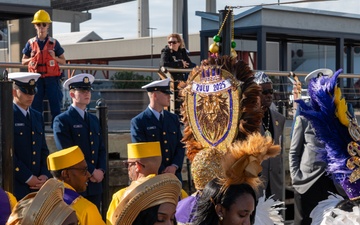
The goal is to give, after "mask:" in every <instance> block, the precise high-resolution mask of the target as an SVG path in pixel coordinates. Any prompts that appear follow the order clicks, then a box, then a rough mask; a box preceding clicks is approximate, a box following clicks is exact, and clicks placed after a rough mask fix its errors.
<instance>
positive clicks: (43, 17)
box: [31, 9, 52, 23]
mask: <svg viewBox="0 0 360 225" xmlns="http://www.w3.org/2000/svg"><path fill="white" fill-rule="evenodd" d="M51 22H52V21H51V19H50V15H49V13H47V12H46V11H45V10H42V9H40V10H39V11H37V12H36V13H35V14H34V19H33V21H32V22H31V23H51Z"/></svg>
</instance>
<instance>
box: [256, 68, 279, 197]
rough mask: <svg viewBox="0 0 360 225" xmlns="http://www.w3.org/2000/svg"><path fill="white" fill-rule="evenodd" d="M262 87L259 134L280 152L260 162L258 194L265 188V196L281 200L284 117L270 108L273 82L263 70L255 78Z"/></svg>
mask: <svg viewBox="0 0 360 225" xmlns="http://www.w3.org/2000/svg"><path fill="white" fill-rule="evenodd" d="M254 81H255V82H256V83H257V84H258V85H260V86H261V88H262V93H261V107H262V109H263V112H264V117H263V120H262V126H261V134H262V135H264V136H269V137H271V138H272V139H273V141H274V144H275V145H280V146H281V153H280V154H279V155H278V156H276V157H274V158H270V159H267V160H264V161H263V163H262V164H261V165H262V167H263V170H262V178H263V182H264V183H263V184H264V186H263V187H262V188H259V193H258V194H259V195H260V196H262V194H263V193H262V192H263V191H264V190H265V194H266V197H270V196H271V195H274V199H278V200H281V201H283V200H284V199H285V184H284V165H283V157H282V154H283V149H284V148H283V140H282V136H283V130H284V125H285V117H284V116H283V115H281V114H280V113H278V112H277V111H275V110H272V109H271V108H270V106H271V104H272V102H273V93H274V89H273V84H272V81H271V79H270V78H269V77H268V76H267V75H266V74H265V73H264V72H257V73H256V74H255V80H254Z"/></svg>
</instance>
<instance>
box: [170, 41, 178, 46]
mask: <svg viewBox="0 0 360 225" xmlns="http://www.w3.org/2000/svg"><path fill="white" fill-rule="evenodd" d="M176 43H177V41H168V44H169V45H170V44H173V45H174V44H176Z"/></svg>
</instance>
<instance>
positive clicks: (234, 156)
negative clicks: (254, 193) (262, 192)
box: [221, 132, 280, 190]
mask: <svg viewBox="0 0 360 225" xmlns="http://www.w3.org/2000/svg"><path fill="white" fill-rule="evenodd" d="M279 153H280V146H279V145H273V140H272V138H270V137H265V136H262V135H261V134H260V133H259V132H256V133H253V134H250V135H249V136H248V137H247V139H246V140H243V141H236V142H234V143H233V144H231V145H230V146H229V147H228V152H227V154H226V155H225V156H224V160H223V169H224V171H225V178H223V179H221V183H222V186H223V189H227V187H229V186H230V185H232V184H241V183H248V184H249V185H250V186H252V187H253V188H254V190H257V189H258V187H259V185H261V184H262V181H261V178H260V176H259V175H260V174H261V171H262V166H261V163H262V161H264V160H266V159H268V158H271V157H275V156H277V155H278V154H279Z"/></svg>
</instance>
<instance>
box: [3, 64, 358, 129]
mask: <svg viewBox="0 0 360 225" xmlns="http://www.w3.org/2000/svg"><path fill="white" fill-rule="evenodd" d="M10 68H11V69H13V68H15V69H27V66H24V65H22V64H21V63H9V62H0V70H1V69H10ZM60 68H61V69H62V70H64V71H65V73H68V74H74V72H75V71H92V72H94V71H116V72H120V71H133V72H146V73H155V74H156V73H157V72H158V71H159V69H158V68H148V67H126V66H113V65H111V66H107V65H92V64H86V65H79V64H67V65H61V66H60ZM167 69H168V71H169V72H170V73H172V72H181V73H189V72H191V71H192V69H173V68H167ZM0 72H1V71H0ZM266 74H267V75H269V76H271V77H287V76H288V75H289V72H288V71H266ZM296 75H297V76H298V77H305V76H306V75H307V73H302V72H299V73H298V72H297V73H296ZM97 77H98V76H97ZM340 78H350V79H359V78H360V74H341V75H340ZM279 80H280V79H279ZM116 82H144V80H110V79H103V78H101V79H96V80H95V83H94V85H93V87H94V92H93V99H92V101H91V103H90V106H89V108H90V110H91V109H94V108H95V102H96V100H97V99H98V98H101V97H102V98H104V97H103V95H104V94H105V93H107V94H108V95H111V93H113V94H112V95H113V98H111V99H109V98H105V99H106V101H107V104H108V113H109V119H110V120H114V121H115V123H113V124H114V125H116V124H120V125H119V126H120V127H116V128H114V127H109V130H110V131H112V130H117V131H119V130H125V131H127V130H129V123H128V122H123V123H116V121H117V120H128V121H130V119H131V118H130V117H131V116H135V115H137V114H138V113H140V112H141V111H142V110H143V109H144V108H145V107H146V105H147V102H146V101H147V100H148V99H147V97H145V98H144V97H141V95H139V93H141V92H144V93H145V91H144V90H142V89H116V88H114V87H113V84H114V83H116ZM96 83H102V84H101V85H96ZM106 83H108V84H106ZM273 85H274V89H275V91H276V92H275V96H274V97H275V98H274V103H275V105H276V106H277V107H278V108H279V111H280V113H282V114H284V115H285V116H287V117H288V118H289V117H291V115H292V113H291V111H292V102H291V101H290V98H289V96H290V95H291V94H292V93H291V90H292V84H291V82H290V81H289V82H283V83H281V82H280V81H279V82H274V84H273ZM281 89H282V90H283V91H280V90H281ZM342 91H343V94H344V95H345V96H348V98H347V101H348V102H349V103H352V104H353V106H354V109H355V110H356V111H359V108H360V90H357V89H355V88H354V87H352V88H342ZM110 92H111V93H110ZM124 93H127V95H126V96H127V97H120V96H121V95H122V94H124ZM63 94H64V98H63V105H62V110H65V109H66V108H67V107H68V106H69V105H70V102H71V100H70V98H69V96H68V93H67V92H66V91H64V93H63ZM115 95H118V96H119V97H115ZM122 96H124V95H122ZM129 96H131V98H129ZM136 96H138V98H133V97H136ZM349 96H350V97H349ZM45 103H47V100H45ZM136 105H137V107H135V106H136ZM48 109H49V107H48ZM48 109H45V111H44V118H45V120H46V121H45V124H46V125H49V124H50V123H51V122H49V121H51V119H49V117H51V116H50V112H49V110H48ZM121 124H125V125H126V126H123V125H121Z"/></svg>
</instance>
